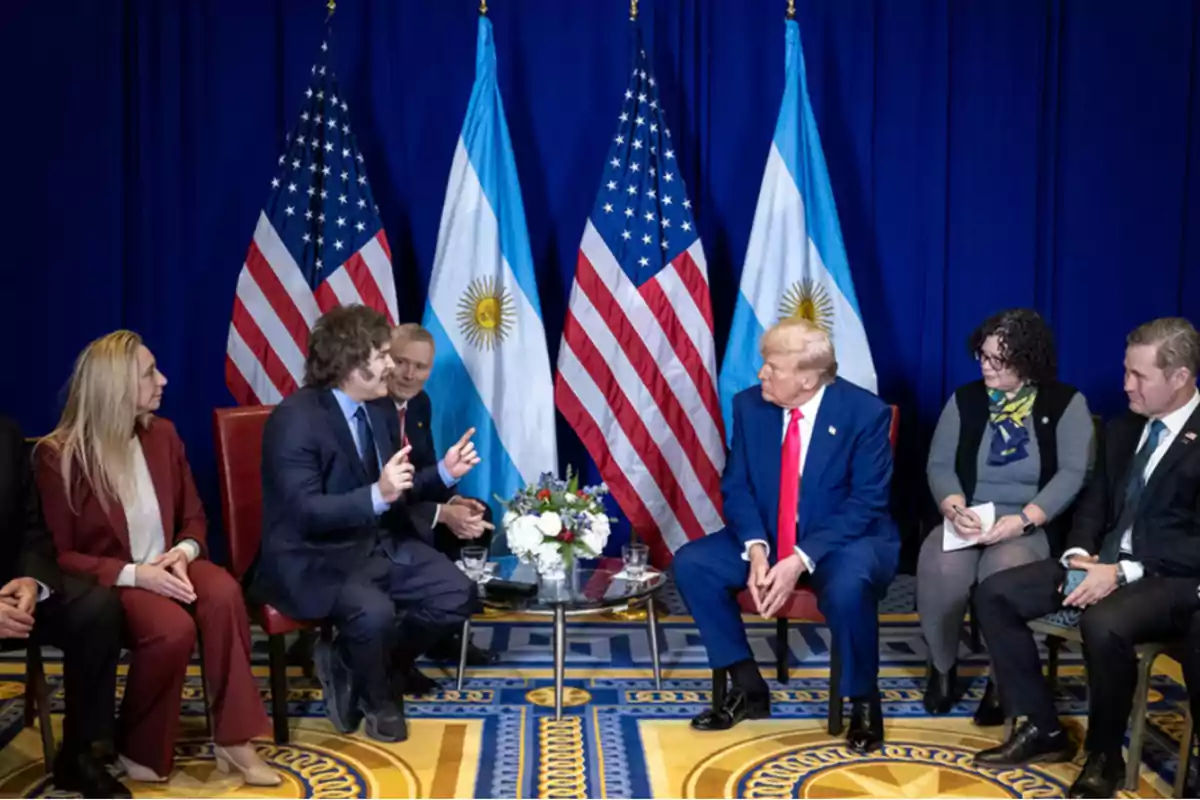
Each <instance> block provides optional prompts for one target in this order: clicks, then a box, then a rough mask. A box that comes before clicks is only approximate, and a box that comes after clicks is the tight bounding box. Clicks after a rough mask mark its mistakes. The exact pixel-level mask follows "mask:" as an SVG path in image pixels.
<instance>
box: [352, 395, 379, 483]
mask: <svg viewBox="0 0 1200 800" xmlns="http://www.w3.org/2000/svg"><path fill="white" fill-rule="evenodd" d="M354 421H355V423H356V424H357V426H358V455H359V456H360V457H361V458H362V462H363V466H364V467H366V469H367V478H368V479H369V480H370V481H371V483H375V481H377V480H379V452H378V451H377V450H376V449H375V437H374V436H372V435H371V426H370V424H369V423H368V422H367V409H365V408H363V407H362V406H359V407H358V410H357V411H355V412H354Z"/></svg>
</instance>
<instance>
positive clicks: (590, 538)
mask: <svg viewBox="0 0 1200 800" xmlns="http://www.w3.org/2000/svg"><path fill="white" fill-rule="evenodd" d="M606 542H607V537H605V536H601V535H600V534H598V533H596V531H594V530H592V531H588V532H587V533H585V534H583V546H584V547H586V548H587V549H588V550H589V551H590V552H591V554H592V555H594V556H598V555H600V553H601V552H602V551H603V550H604V545H605V543H606Z"/></svg>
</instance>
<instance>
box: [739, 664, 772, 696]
mask: <svg viewBox="0 0 1200 800" xmlns="http://www.w3.org/2000/svg"><path fill="white" fill-rule="evenodd" d="M729 675H730V676H731V677H732V678H733V685H734V686H735V687H737V688H738V689H741V690H742V691H743V692H745V693H746V696H747V697H749V698H754V699H759V698H761V699H766V698H767V697H769V696H770V694H771V690H770V689H768V688H767V682H766V681H764V680H763V676H762V673H760V672H759V671H758V665H757V664H755V663H754V661H753V659H749V658H747V659H744V660H742V661H738V662H737V663H736V664H730V665H729Z"/></svg>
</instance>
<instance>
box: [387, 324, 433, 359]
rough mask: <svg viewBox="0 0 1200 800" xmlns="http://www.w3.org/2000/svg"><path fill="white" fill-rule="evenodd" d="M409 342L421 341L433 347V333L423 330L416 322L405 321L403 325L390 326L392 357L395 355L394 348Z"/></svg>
mask: <svg viewBox="0 0 1200 800" xmlns="http://www.w3.org/2000/svg"><path fill="white" fill-rule="evenodd" d="M409 342H422V343H423V344H427V345H429V346H430V347H434V344H433V334H432V333H430V332H429V331H427V330H425V328H423V327H421V326H420V325H419V324H417V323H416V322H405V323H404V324H403V325H397V326H396V327H394V328H392V358H395V357H396V350H397V349H398V348H400V347H403V346H404V345H406V344H408V343H409Z"/></svg>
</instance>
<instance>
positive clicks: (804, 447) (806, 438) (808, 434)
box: [742, 385, 825, 573]
mask: <svg viewBox="0 0 1200 800" xmlns="http://www.w3.org/2000/svg"><path fill="white" fill-rule="evenodd" d="M823 397H825V387H824V386H823V385H822V386H821V388H820V389H817V393H816V394H814V395H813V396H812V398H811V399H809V401H808V402H807V403H805V404H804V405H802V406H800V415H801V416H800V469H799V471H798V472H797V473H796V474H798V475H800V476H801V483H803V475H804V462H805V460H806V459H807V458H808V445H809V442H810V441H811V440H812V433H813V424H814V423H815V422H816V421H817V412H818V411H819V410H820V409H821V399H822V398H823ZM791 414H792V410H791V409H790V408H785V409H783V433H782V434H780V440H781V441H782V440H783V439H786V438H787V430H788V423H789V422H791ZM799 514H800V510H799V507H798V506H797V509H796V515H797V516H796V524H797V525H799V524H800V517H799ZM798 532H799V531H797V533H798ZM777 533H778V532H777ZM756 544H761V545H762V546H763V547H765V548H766V549H767V555H770V554H771V545H770V544H768V543H767V541H766V540H765V539H751V540H750V541H748V542H746V549H745V551H744V552H743V553H742V558H743V559H744V560H746V561H749V560H750V548H751V547H753V546H754V545H756ZM796 555H798V556H800V560H801V561H803V562H804V566H805V567H806V568H807V569H808V571H809V572H810V573H811V572H812V571H813V570H815V569H816V568H817V565H816V564H815V563H814V562H813V560H812V559H811V558H809V557H808V556H807V555H805V553H804V551H803V550H801V549H800V543H799V541H797V543H796Z"/></svg>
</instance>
